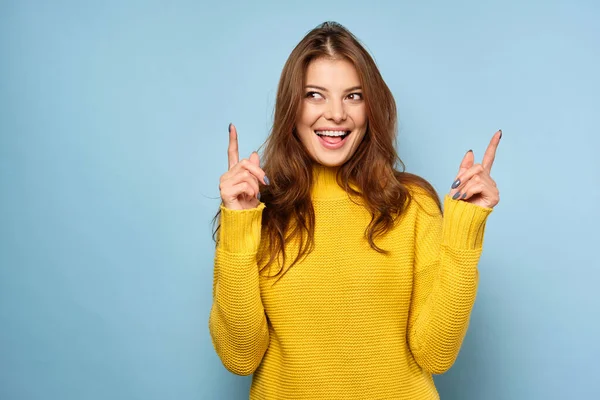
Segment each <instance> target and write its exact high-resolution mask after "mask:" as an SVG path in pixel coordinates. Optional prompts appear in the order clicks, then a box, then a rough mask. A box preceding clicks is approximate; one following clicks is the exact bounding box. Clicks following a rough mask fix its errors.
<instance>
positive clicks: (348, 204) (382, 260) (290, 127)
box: [209, 23, 502, 400]
mask: <svg viewBox="0 0 600 400" xmlns="http://www.w3.org/2000/svg"><path fill="white" fill-rule="evenodd" d="M395 135H396V107H395V103H394V99H393V97H392V94H391V92H390V90H389V88H388V87H387V86H386V84H385V82H384V81H383V79H382V77H381V75H380V73H379V71H378V69H377V67H376V65H375V63H374V61H373V59H372V58H371V57H370V55H369V54H368V53H367V51H366V50H365V49H364V48H363V47H362V46H361V44H360V43H359V42H358V41H357V39H356V38H355V37H354V36H353V35H352V34H351V33H350V32H348V31H347V30H346V29H345V28H344V27H342V26H340V25H339V24H336V23H324V24H322V25H320V26H318V27H317V28H315V29H314V30H312V31H311V32H309V33H308V34H307V36H305V37H304V38H303V39H302V41H301V42H300V43H299V44H298V45H297V46H296V48H295V49H294V50H293V51H292V53H291V55H290V57H289V59H288V60H287V62H286V64H285V66H284V68H283V72H282V74H281V80H280V82H279V87H278V91H277V99H276V106H275V116H274V123H273V128H272V132H271V134H270V136H269V138H268V140H267V142H266V147H265V149H264V158H263V163H262V167H261V164H260V162H259V156H258V154H257V153H256V152H254V153H252V155H251V156H250V157H249V158H248V159H243V160H239V157H238V145H237V131H236V128H235V127H234V126H232V125H230V126H229V141H230V143H229V152H228V154H229V170H228V171H227V172H225V174H224V175H222V177H221V181H220V192H221V198H222V204H221V207H220V211H219V214H218V219H219V227H218V229H217V231H216V238H217V247H216V254H215V266H214V267H215V268H214V283H213V305H212V309H211V313H210V321H209V328H210V333H211V337H212V341H213V345H214V347H215V349H216V352H217V354H218V355H219V357H220V358H221V360H222V362H223V364H224V366H225V367H226V368H227V369H228V370H229V371H231V372H233V373H236V374H240V375H249V374H254V375H253V380H252V386H251V390H250V398H251V399H346V400H348V399H419V400H421V399H438V398H439V396H438V393H437V391H436V389H435V386H434V382H433V379H432V374H441V373H443V372H445V371H446V370H448V369H449V368H450V367H451V366H452V364H453V362H454V361H455V359H456V357H457V355H458V352H459V349H460V347H461V344H462V341H463V338H464V336H465V333H466V331H467V326H468V323H469V315H470V313H471V308H472V306H473V303H474V301H475V294H476V290H477V282H478V280H477V278H478V275H477V274H478V272H477V264H478V262H479V258H480V255H481V252H482V246H483V235H484V228H485V224H486V220H487V217H488V215H489V214H490V213H491V212H492V208H493V207H494V206H495V205H496V204H497V203H498V201H499V193H498V189H497V188H496V184H495V182H494V181H493V180H492V178H491V177H490V170H491V167H492V163H493V161H494V155H495V152H496V148H497V146H498V142H499V140H500V137H501V135H502V133H501V131H498V132H496V134H494V136H493V137H492V140H491V143H490V145H489V147H488V149H487V151H486V153H485V156H484V157H483V161H482V163H481V164H475V163H474V156H473V152H472V151H469V152H467V154H466V155H465V156H464V158H463V160H462V163H461V164H460V169H459V172H458V174H457V176H456V178H455V180H454V181H453V183H452V185H451V190H450V192H449V194H447V195H446V196H445V198H444V204H443V208H442V205H441V203H440V200H439V198H438V195H437V193H436V191H435V190H434V188H433V187H432V186H431V185H430V184H429V183H428V182H427V181H425V180H424V179H422V178H420V177H418V176H416V175H413V174H409V173H407V172H404V171H403V170H404V166H403V164H402V162H401V161H400V160H399V159H398V156H397V153H396V151H395V149H394V142H395ZM397 164H400V165H401V166H402V171H399V170H397V169H395V166H396V165H397ZM442 211H443V214H442ZM442 215H443V216H442Z"/></svg>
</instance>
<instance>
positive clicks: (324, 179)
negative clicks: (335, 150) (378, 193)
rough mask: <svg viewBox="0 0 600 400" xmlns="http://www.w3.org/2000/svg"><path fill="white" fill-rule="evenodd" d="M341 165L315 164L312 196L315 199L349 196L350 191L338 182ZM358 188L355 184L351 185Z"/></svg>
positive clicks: (313, 167)
mask: <svg viewBox="0 0 600 400" xmlns="http://www.w3.org/2000/svg"><path fill="white" fill-rule="evenodd" d="M339 170H340V168H339V167H327V166H324V165H321V164H316V163H315V164H313V166H312V173H313V186H312V190H311V191H312V196H313V198H315V199H340V198H347V197H348V193H347V192H346V191H345V190H344V188H343V187H341V186H340V185H339V184H338V183H337V173H338V171H339ZM351 187H352V188H354V189H356V186H355V185H351Z"/></svg>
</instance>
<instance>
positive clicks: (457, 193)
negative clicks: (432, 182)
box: [452, 192, 460, 200]
mask: <svg viewBox="0 0 600 400" xmlns="http://www.w3.org/2000/svg"><path fill="white" fill-rule="evenodd" d="M459 197H460V192H456V193H454V196H452V199H454V200H456V199H458V198H459Z"/></svg>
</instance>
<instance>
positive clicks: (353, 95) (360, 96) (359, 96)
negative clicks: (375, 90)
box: [348, 93, 363, 100]
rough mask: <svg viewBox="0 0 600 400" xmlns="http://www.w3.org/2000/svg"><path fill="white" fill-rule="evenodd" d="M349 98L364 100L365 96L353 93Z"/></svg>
mask: <svg viewBox="0 0 600 400" xmlns="http://www.w3.org/2000/svg"><path fill="white" fill-rule="evenodd" d="M348 97H349V98H350V100H362V98H363V95H362V93H351V94H349V95H348Z"/></svg>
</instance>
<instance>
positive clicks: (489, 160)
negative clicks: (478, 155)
mask: <svg viewBox="0 0 600 400" xmlns="http://www.w3.org/2000/svg"><path fill="white" fill-rule="evenodd" d="M501 137H502V130H499V131H498V132H496V133H495V134H494V136H492V140H491V141H490V144H489V145H488V148H487V150H486V151H485V154H484V155H483V161H482V162H481V165H482V166H483V168H484V169H485V170H486V171H487V172H488V173H490V172H491V170H492V165H493V164H494V159H495V158H496V149H497V148H498V143H500V138H501Z"/></svg>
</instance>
